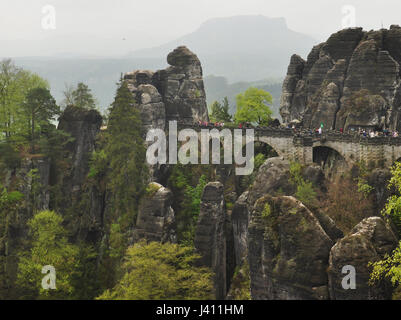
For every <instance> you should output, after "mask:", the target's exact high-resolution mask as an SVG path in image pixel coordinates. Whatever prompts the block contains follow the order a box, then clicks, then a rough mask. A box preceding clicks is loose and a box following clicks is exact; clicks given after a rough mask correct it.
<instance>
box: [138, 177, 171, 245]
mask: <svg viewBox="0 0 401 320" xmlns="http://www.w3.org/2000/svg"><path fill="white" fill-rule="evenodd" d="M151 186H152V188H153V189H154V191H153V192H152V194H147V195H146V196H145V197H144V198H143V199H142V201H141V204H140V205H139V209H138V217H137V221H136V226H135V230H134V236H133V239H134V241H135V242H136V241H139V240H140V239H146V240H147V241H158V242H171V243H175V242H176V241H177V236H176V233H175V215H174V210H173V208H172V207H171V204H172V202H173V194H172V192H171V191H170V190H169V189H167V188H165V187H163V186H162V185H160V184H158V183H155V182H152V183H151Z"/></svg>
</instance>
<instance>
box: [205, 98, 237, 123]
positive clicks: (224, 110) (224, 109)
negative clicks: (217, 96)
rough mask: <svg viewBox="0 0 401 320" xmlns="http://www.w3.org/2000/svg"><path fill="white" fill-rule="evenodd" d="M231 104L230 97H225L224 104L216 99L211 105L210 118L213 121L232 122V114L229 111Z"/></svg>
mask: <svg viewBox="0 0 401 320" xmlns="http://www.w3.org/2000/svg"><path fill="white" fill-rule="evenodd" d="M228 110H229V105H228V99H227V97H225V98H224V99H223V101H222V104H221V103H220V102H218V101H214V102H213V103H212V106H211V114H210V120H211V121H213V122H220V121H221V122H230V121H231V118H232V117H231V115H230V114H229V113H228Z"/></svg>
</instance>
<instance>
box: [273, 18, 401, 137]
mask: <svg viewBox="0 0 401 320" xmlns="http://www.w3.org/2000/svg"><path fill="white" fill-rule="evenodd" d="M400 43H401V27H399V26H391V27H390V29H389V30H386V29H381V30H379V31H369V32H365V31H363V30H362V28H352V29H344V30H341V31H339V32H337V33H335V34H333V35H332V36H331V37H330V38H329V39H328V40H327V41H326V42H324V43H321V44H319V45H317V46H315V47H313V49H312V51H311V52H310V54H309V55H308V58H307V60H306V61H305V60H303V59H302V58H301V57H300V56H298V55H294V56H292V58H291V61H290V65H289V67H288V72H287V77H286V78H285V81H284V84H283V90H282V97H281V107H280V113H281V115H282V118H283V121H284V122H285V123H288V122H291V121H292V120H294V119H298V120H302V122H303V126H305V127H318V126H320V124H321V123H323V124H324V126H325V128H327V129H340V128H344V129H347V128H350V127H352V126H364V127H372V128H389V129H397V130H400V129H401V122H399V117H400V110H401V100H400V97H401V96H400V94H401V91H400V90H401V89H400V84H401V79H400V63H401V54H400V53H401V49H400Z"/></svg>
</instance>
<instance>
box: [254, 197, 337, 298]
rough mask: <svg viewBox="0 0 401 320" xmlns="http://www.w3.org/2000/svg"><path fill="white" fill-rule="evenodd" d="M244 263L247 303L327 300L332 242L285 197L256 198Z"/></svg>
mask: <svg viewBox="0 0 401 320" xmlns="http://www.w3.org/2000/svg"><path fill="white" fill-rule="evenodd" d="M248 232H249V239H248V259H249V266H250V277H251V296H252V298H253V299H258V300H259V299H268V300H276V299H284V300H292V299H327V298H328V285H327V284H328V282H327V272H326V269H327V267H328V258H329V253H330V249H331V247H332V245H333V242H332V240H331V239H330V238H329V236H328V235H327V234H326V232H325V231H324V230H323V228H322V227H321V225H320V223H319V221H318V219H317V218H316V217H315V215H314V214H313V213H312V212H311V211H310V210H309V209H308V208H306V207H305V206H304V205H303V204H302V203H301V202H300V201H298V200H297V199H295V198H294V197H291V196H281V197H270V196H267V195H266V196H264V197H261V198H260V199H258V201H257V202H256V204H255V206H254V209H253V210H252V213H251V220H250V224H249V231H248Z"/></svg>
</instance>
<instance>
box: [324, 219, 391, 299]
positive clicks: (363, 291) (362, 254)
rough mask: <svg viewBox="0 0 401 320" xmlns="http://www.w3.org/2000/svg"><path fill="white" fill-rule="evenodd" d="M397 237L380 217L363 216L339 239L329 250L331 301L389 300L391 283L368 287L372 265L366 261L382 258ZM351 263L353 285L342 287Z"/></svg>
mask: <svg viewBox="0 0 401 320" xmlns="http://www.w3.org/2000/svg"><path fill="white" fill-rule="evenodd" d="M397 243H398V241H397V237H396V236H395V235H394V233H393V232H392V230H391V229H390V227H388V226H387V225H386V223H385V222H384V221H383V219H381V218H379V217H371V218H366V219H364V220H363V221H361V222H360V223H359V224H358V225H357V226H355V227H354V229H353V230H351V232H350V234H349V235H347V236H346V237H344V238H343V239H341V240H340V241H338V242H337V243H336V244H335V245H334V246H333V248H332V249H331V251H330V268H329V285H330V298H331V299H333V300H351V299H353V300H366V299H375V300H377V299H391V292H392V289H391V286H389V285H388V284H387V285H386V283H384V284H382V285H379V286H369V285H368V280H369V276H370V271H371V267H369V266H368V263H369V262H374V261H378V260H381V259H383V257H384V255H385V254H387V253H388V254H390V253H391V251H392V250H394V249H395V247H396V246H397ZM347 265H350V266H353V267H354V268H355V271H356V288H355V289H348V290H344V289H343V287H342V285H341V282H342V280H343V278H344V277H345V274H342V272H341V271H342V268H343V267H344V266H347Z"/></svg>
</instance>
